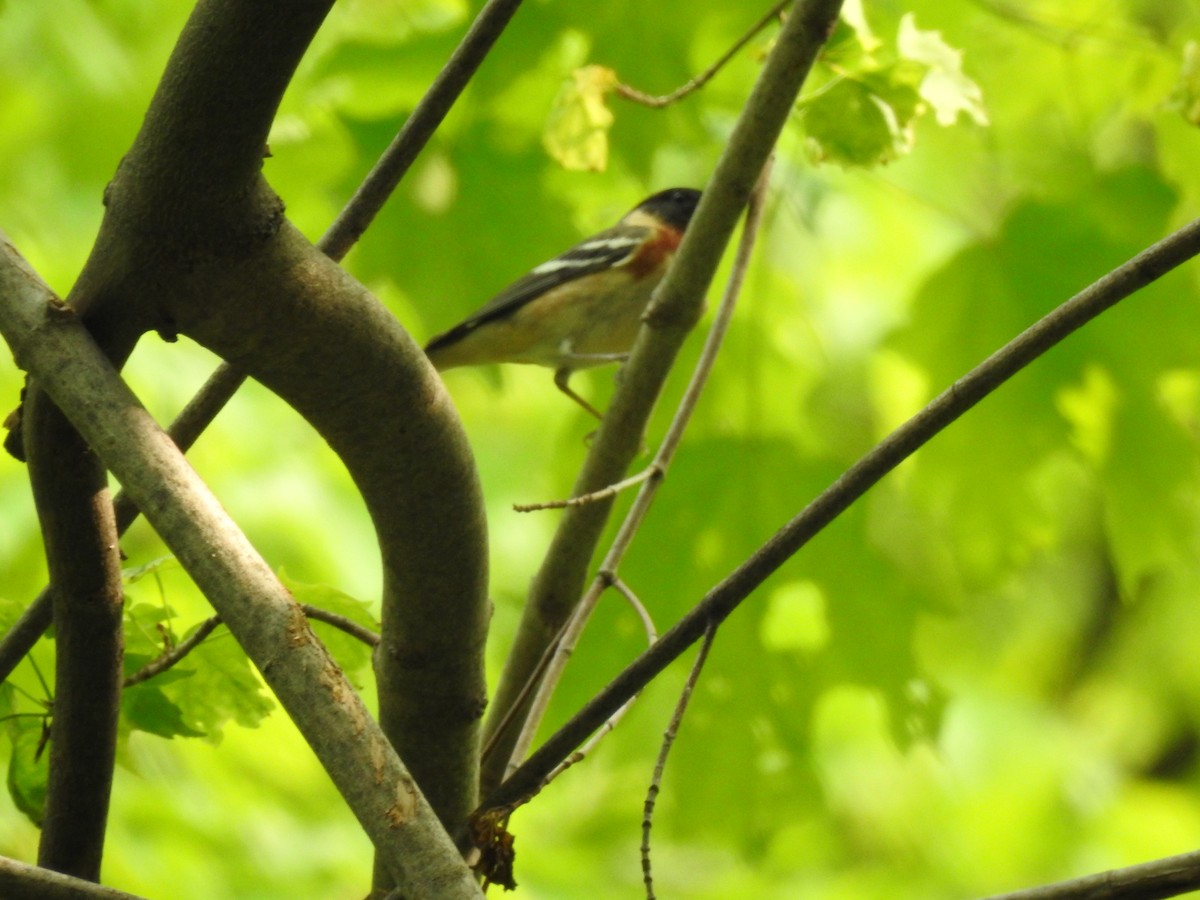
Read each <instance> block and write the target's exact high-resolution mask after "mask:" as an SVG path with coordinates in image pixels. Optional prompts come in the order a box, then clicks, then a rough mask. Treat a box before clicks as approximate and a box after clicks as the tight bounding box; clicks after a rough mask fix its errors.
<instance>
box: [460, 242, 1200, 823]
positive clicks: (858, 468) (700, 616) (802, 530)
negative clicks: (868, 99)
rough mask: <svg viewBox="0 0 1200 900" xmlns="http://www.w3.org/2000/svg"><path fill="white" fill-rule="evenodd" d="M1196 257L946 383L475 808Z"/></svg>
mask: <svg viewBox="0 0 1200 900" xmlns="http://www.w3.org/2000/svg"><path fill="white" fill-rule="evenodd" d="M1198 253H1200V220H1196V221H1194V222H1192V223H1191V224H1190V225H1187V226H1186V227H1184V228H1182V229H1180V230H1179V231H1177V232H1175V233H1174V234H1172V235H1170V236H1169V237H1167V238H1164V239H1163V240H1161V241H1159V242H1158V243H1156V244H1154V245H1153V246H1151V247H1150V248H1148V249H1146V250H1144V251H1142V252H1141V253H1139V254H1138V255H1137V256H1135V257H1134V258H1133V259H1131V260H1129V261H1128V262H1126V263H1125V264H1124V265H1122V266H1120V267H1118V268H1117V269H1114V270H1113V271H1112V272H1110V273H1108V274H1107V275H1105V276H1104V277H1103V278H1101V279H1100V280H1099V281H1096V282H1095V283H1093V284H1092V285H1090V286H1089V287H1087V288H1085V289H1084V290H1083V291H1081V292H1080V293H1078V294H1076V295H1075V296H1074V297H1072V298H1071V299H1070V300H1068V301H1067V302H1065V303H1063V304H1062V305H1061V306H1059V307H1058V308H1057V309H1055V310H1054V311H1053V312H1051V313H1050V314H1048V315H1047V316H1045V317H1043V318H1042V319H1041V320H1039V321H1038V322H1037V323H1035V324H1034V325H1032V326H1031V327H1029V328H1028V329H1026V330H1025V331H1024V332H1022V333H1021V334H1020V335H1018V336H1017V337H1016V338H1014V339H1013V340H1012V341H1010V342H1009V343H1008V344H1006V345H1005V346H1004V347H1002V348H1001V349H999V350H997V351H996V352H995V353H993V354H992V355H991V356H989V357H988V358H987V359H986V360H984V361H983V362H982V363H980V364H979V365H978V366H976V367H975V368H974V369H972V370H971V371H970V372H969V373H967V374H966V375H964V376H963V377H962V378H960V379H959V380H958V381H956V382H954V384H952V385H951V386H950V387H949V388H947V389H946V390H945V391H944V392H942V394H940V395H939V396H938V397H936V398H935V399H934V400H933V401H932V402H930V403H929V405H927V406H926V407H925V408H924V409H923V410H921V411H920V412H919V413H917V414H916V415H915V416H913V417H912V418H911V419H909V420H908V421H907V422H905V423H904V424H903V425H901V426H900V427H899V428H897V429H896V430H895V431H893V432H892V433H891V434H890V435H889V436H888V437H887V438H885V439H884V440H883V441H882V442H881V443H880V444H878V445H877V446H876V447H875V448H874V449H873V450H871V452H869V453H868V454H867V455H866V456H864V457H862V458H861V459H860V460H859V461H858V462H857V463H855V464H854V465H853V466H851V467H850V468H849V469H848V470H846V472H844V473H843V474H842V475H841V477H839V478H838V479H837V480H836V481H835V482H834V483H833V484H832V485H830V486H829V487H828V488H826V489H825V490H824V491H823V492H822V493H821V494H820V495H818V496H817V497H816V498H815V499H814V500H813V501H812V502H811V503H809V504H808V505H807V506H806V507H805V508H804V509H803V510H802V511H801V512H800V513H799V514H798V515H797V516H796V517H795V518H793V519H792V520H791V521H790V522H788V523H787V524H786V525H785V526H784V527H783V528H781V529H780V530H779V531H778V532H776V533H775V535H774V536H773V537H771V539H770V540H768V541H767V542H766V543H765V544H764V545H763V546H762V547H761V548H760V549H759V550H758V551H757V552H756V553H755V554H754V555H753V556H752V557H750V558H749V559H748V560H746V562H745V563H743V564H742V565H741V566H739V567H738V568H737V569H736V570H734V571H733V572H732V573H730V574H729V575H728V576H727V577H726V578H725V579H724V580H723V581H722V582H721V583H720V584H718V585H717V586H716V587H714V588H713V589H712V590H711V591H709V592H708V594H707V595H706V596H705V597H704V599H703V600H701V601H700V603H698V604H697V605H696V606H695V607H694V608H693V609H692V610H691V612H689V613H688V614H687V615H685V616H684V617H683V618H682V619H680V620H679V621H678V622H677V623H676V624H675V625H674V626H673V627H672V628H671V629H670V630H669V631H667V633H666V634H664V635H663V636H662V637H661V638H660V639H659V641H658V643H656V644H655V645H654V646H653V647H651V648H650V649H649V650H647V651H646V652H644V653H643V654H641V656H639V657H638V658H637V659H636V660H634V661H633V663H631V664H630V665H629V666H628V667H627V668H626V669H625V670H624V671H623V672H622V673H621V674H620V675H618V676H617V678H616V679H614V680H613V681H612V682H611V683H610V684H609V685H608V686H607V687H605V688H604V689H603V690H602V691H601V692H600V693H599V694H597V695H596V696H595V697H594V698H592V700H591V701H589V702H588V703H587V705H586V706H584V707H583V709H581V710H580V711H579V712H578V713H576V714H575V715H574V716H573V717H572V718H571V720H570V721H569V722H567V723H566V724H565V725H564V726H563V727H562V728H560V729H559V730H558V732H556V733H555V734H554V735H553V736H552V737H551V738H550V739H549V740H548V741H546V743H545V744H543V745H542V746H541V747H540V748H539V749H538V750H537V751H536V752H535V753H534V754H533V755H532V756H531V757H530V758H529V759H528V760H527V761H526V762H525V764H524V765H522V766H521V767H520V769H518V770H517V771H516V772H514V773H513V775H512V777H510V778H509V779H508V780H507V781H506V782H505V783H504V784H503V785H502V786H501V787H500V788H499V789H498V790H496V791H495V792H494V794H493V795H492V796H491V798H490V799H489V801H488V802H487V803H486V804H485V807H484V808H491V807H496V806H507V805H511V804H512V803H514V802H515V801H517V800H518V799H519V798H521V797H523V796H525V795H526V794H527V793H529V792H530V791H532V790H534V789H535V788H536V786H537V785H538V784H539V783H540V782H541V780H542V779H543V778H544V777H545V775H546V773H548V772H549V771H550V770H551V769H553V768H554V766H555V765H556V764H557V763H558V762H559V761H560V760H562V759H565V758H566V757H567V755H568V754H569V753H570V752H571V751H572V750H573V749H574V748H575V747H578V746H579V744H580V743H581V742H582V741H583V740H584V739H585V738H586V737H587V735H588V734H590V733H591V731H592V730H594V729H595V728H597V727H599V725H600V724H601V723H602V722H603V721H604V720H605V719H606V718H607V717H608V716H609V715H611V714H612V712H613V711H615V710H616V709H618V708H619V707H620V706H621V705H622V704H623V703H624V702H625V701H626V700H628V699H629V698H630V697H632V696H634V695H635V694H636V693H637V692H638V691H640V690H641V689H642V688H643V687H645V686H646V685H647V684H648V683H649V682H650V681H651V680H652V679H653V678H654V677H655V676H656V675H658V673H659V672H661V671H662V670H663V669H665V668H666V667H667V666H668V665H669V664H670V663H671V662H672V661H674V660H675V659H677V658H678V657H679V656H680V655H681V654H682V653H683V652H684V651H685V650H686V649H687V648H688V647H689V646H691V644H693V643H695V642H696V641H697V640H699V639H700V638H701V637H702V636H703V634H704V632H705V630H706V629H707V628H708V627H709V625H710V624H711V623H719V622H721V621H722V620H723V619H724V618H725V617H726V616H728V615H729V614H730V613H731V612H733V610H734V609H736V608H737V607H738V605H739V604H740V603H741V602H742V601H743V600H745V599H746V598H747V597H748V596H749V595H750V594H751V592H753V591H754V589H755V588H757V587H758V586H759V585H760V584H762V582H763V581H765V580H766V578H767V577H768V576H769V575H771V574H772V573H773V572H775V571H776V570H777V569H778V568H779V567H780V566H781V565H783V563H784V562H786V561H787V560H788V559H790V558H791V557H792V556H793V555H795V553H796V552H797V551H798V550H800V548H801V547H803V546H804V545H805V544H806V543H808V541H809V540H811V539H812V537H813V536H814V535H816V534H817V533H818V532H820V531H821V529H823V528H824V527H825V526H826V525H828V524H829V523H830V522H832V521H833V520H834V519H835V518H836V517H837V516H839V515H840V514H841V513H842V512H844V511H845V510H846V508H847V507H849V506H850V504H851V503H853V502H854V501H855V500H857V499H858V498H859V497H861V496H862V495H863V494H865V493H866V492H867V491H868V490H869V489H870V488H871V487H873V486H874V485H875V484H877V483H878V482H879V481H880V479H882V478H883V477H884V476H885V475H887V474H888V473H889V472H891V471H892V470H893V469H894V468H896V466H898V465H899V464H900V463H901V462H903V461H904V460H905V459H907V458H908V457H909V456H911V455H912V454H913V453H914V452H916V450H917V449H918V448H920V447H921V446H923V445H924V444H926V443H928V442H929V441H930V440H931V439H932V438H933V437H934V436H935V435H936V434H938V432H940V431H941V430H942V429H944V428H946V427H947V426H948V425H950V424H951V423H952V422H954V421H955V420H956V419H958V418H959V417H960V416H962V415H963V414H964V413H965V412H966V411H967V410H969V409H971V407H973V406H975V404H977V403H979V401H980V400H982V399H983V398H984V397H986V396H987V395H988V394H990V393H991V392H992V391H994V390H996V388H998V387H999V386H1000V385H1001V384H1003V383H1004V382H1005V381H1007V380H1008V379H1009V378H1011V377H1012V376H1013V375H1015V374H1016V373H1017V372H1019V371H1020V370H1021V369H1023V368H1024V367H1025V366H1027V365H1029V364H1030V363H1031V362H1033V360H1035V359H1037V358H1038V357H1039V356H1041V355H1042V354H1043V353H1045V352H1046V351H1048V350H1049V349H1050V348H1052V347H1053V346H1055V345H1056V344H1058V343H1059V342H1061V341H1062V340H1064V339H1065V338H1067V337H1068V336H1069V335H1071V334H1072V333H1074V332H1075V331H1077V330H1078V329H1080V328H1082V327H1083V326H1084V325H1086V324H1087V323H1088V322H1090V321H1091V320H1092V319H1094V318H1095V317H1096V316H1098V315H1100V314H1101V313H1102V312H1104V311H1105V310H1107V309H1109V308H1110V307H1112V306H1114V305H1115V304H1116V303H1118V302H1120V301H1121V300H1123V299H1124V298H1125V297H1128V296H1129V295H1130V294H1132V293H1134V292H1135V291H1137V290H1139V289H1141V288H1143V287H1145V286H1146V285H1147V284H1149V283H1150V282H1152V281H1155V280H1156V279H1158V278H1160V277H1162V276H1163V275H1164V274H1166V273H1167V272H1169V271H1171V270H1172V269H1174V268H1176V267H1177V266H1179V265H1182V264H1183V263H1185V262H1187V261H1188V260H1189V259H1191V258H1193V257H1194V256H1196V255H1197V254H1198Z"/></svg>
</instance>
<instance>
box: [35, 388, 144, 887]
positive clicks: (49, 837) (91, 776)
mask: <svg viewBox="0 0 1200 900" xmlns="http://www.w3.org/2000/svg"><path fill="white" fill-rule="evenodd" d="M29 397H30V402H29V404H28V406H27V409H26V415H25V426H24V437H25V444H26V457H27V459H28V460H29V479H30V482H31V484H32V486H33V497H34V501H35V503H36V505H37V510H38V518H39V520H40V521H41V525H42V539H43V543H44V545H45V548H46V562H47V565H48V568H49V571H50V583H51V584H52V585H53V590H52V592H51V594H52V596H53V602H54V618H55V620H56V622H57V623H58V628H57V630H56V636H57V652H56V654H55V677H54V718H53V724H52V725H51V731H50V734H51V741H50V777H49V784H48V791H47V795H46V806H45V814H44V819H43V822H42V835H41V841H40V843H39V846H38V863H39V865H41V866H43V867H45V868H47V869H54V870H55V871H58V872H63V873H66V874H68V875H74V876H76V877H78V878H86V879H88V880H89V881H98V880H99V879H100V861H101V858H102V856H103V853H104V832H105V827H106V825H107V821H108V802H109V795H110V793H111V790H112V774H113V765H114V762H115V760H116V746H117V718H118V711H119V709H120V696H121V675H122V671H121V670H122V659H123V652H122V651H123V645H124V635H123V631H122V626H123V623H122V617H121V607H122V600H123V595H122V588H121V561H120V554H119V551H118V549H117V531H116V525H115V522H114V521H113V510H112V500H111V499H110V497H109V493H108V482H107V474H106V473H105V471H104V467H103V466H102V465H101V464H100V461H99V460H98V459H96V457H95V456H94V455H93V454H92V453H91V451H89V450H88V448H87V445H86V444H84V442H83V441H82V440H81V439H80V437H79V435H78V434H76V432H75V430H74V429H73V428H72V427H71V425H70V423H69V422H67V420H66V419H65V418H64V417H63V415H62V413H60V412H59V411H58V409H57V408H55V406H54V405H53V404H52V403H51V402H50V401H49V398H47V397H46V396H45V395H44V394H42V393H41V392H40V391H37V390H33V391H30V392H29Z"/></svg>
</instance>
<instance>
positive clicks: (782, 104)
mask: <svg viewBox="0 0 1200 900" xmlns="http://www.w3.org/2000/svg"><path fill="white" fill-rule="evenodd" d="M840 7H841V3H840V0H798V2H797V4H796V6H795V8H794V10H793V12H792V14H791V15H790V16H789V17H788V19H787V21H786V23H785V24H784V27H783V29H782V30H781V31H780V34H779V38H778V40H777V41H776V44H775V47H774V49H773V50H772V51H771V55H770V57H768V59H767V62H766V65H765V66H764V67H763V71H762V73H761V74H760V76H759V78H758V81H757V83H756V84H755V86H754V89H753V91H752V92H751V95H750V97H749V99H748V100H747V102H746V107H745V109H744V110H743V112H742V115H741V116H739V118H738V122H737V125H736V127H735V128H734V131H733V134H732V135H731V136H730V139H729V143H728V144H727V146H726V148H725V152H724V153H723V154H722V155H721V159H720V161H719V162H718V164H717V168H716V171H715V172H714V173H713V177H712V180H711V181H710V182H709V184H708V186H707V187H706V188H705V190H704V196H703V197H702V198H701V200H700V206H699V207H698V208H697V210H696V214H695V216H694V217H693V219H692V222H691V224H690V225H689V226H688V230H687V234H686V236H685V237H684V239H683V243H682V245H681V246H680V248H679V255H678V257H677V258H676V260H675V263H674V265H672V266H671V269H670V271H669V272H668V273H667V276H666V278H665V279H664V280H663V283H662V284H661V285H659V287H658V290H657V291H656V292H655V296H654V299H653V300H652V301H651V304H650V309H649V310H648V312H647V315H646V326H647V327H645V328H642V329H641V331H640V333H639V335H638V338H637V342H636V343H635V345H634V348H633V352H632V353H631V354H630V358H629V362H628V363H626V365H625V366H624V367H623V368H622V369H621V379H620V383H619V385H618V388H617V391H616V393H615V395H614V396H613V400H612V405H611V406H610V407H609V410H608V414H607V415H606V416H605V417H604V421H603V422H602V423H601V425H600V430H599V431H598V432H597V434H596V439H595V441H594V443H593V444H592V449H591V452H590V453H589V454H588V457H587V460H586V462H585V463H584V467H583V470H582V471H581V472H580V474H579V478H578V479H577V480H576V482H575V487H574V489H573V490H572V494H573V495H576V496H578V495H580V494H589V493H592V492H594V491H598V490H600V489H601V488H604V487H606V486H608V485H610V484H613V483H614V482H616V481H618V480H620V479H621V477H622V476H623V475H624V474H625V470H626V469H627V468H628V466H629V463H630V462H631V461H632V459H633V458H634V456H635V455H636V454H637V452H638V448H639V446H640V444H641V439H642V435H643V434H644V433H645V428H646V422H647V420H648V419H649V418H650V412H651V410H652V408H653V406H654V402H655V400H656V399H657V397H658V393H659V391H660V390H661V388H662V385H663V383H664V382H665V381H666V378H667V374H668V372H669V371H670V369H671V366H672V364H673V363H674V361H675V356H676V354H678V352H679V348H680V347H681V346H682V345H683V341H684V339H685V338H686V337H687V334H688V332H689V331H690V330H691V328H692V327H693V326H694V325H695V323H696V322H697V320H698V319H699V318H700V315H701V313H702V311H703V308H704V294H705V292H706V291H707V290H708V286H709V284H710V283H711V282H712V279H713V275H714V274H715V272H716V268H717V265H718V264H719V263H720V261H721V257H722V255H723V254H724V251H725V246H726V244H727V243H728V242H729V238H730V236H731V235H732V233H733V229H734V227H735V226H736V224H737V220H738V217H739V216H740V215H741V212H742V210H743V209H744V208H745V207H746V203H747V201H748V200H749V197H750V193H751V191H752V190H753V188H754V183H755V180H756V179H757V178H758V175H759V173H760V172H761V171H762V169H763V165H764V164H765V163H766V161H767V157H768V156H769V154H770V153H771V149H772V148H773V147H774V146H775V141H776V139H777V138H778V136H779V133H780V132H781V131H782V130H783V126H784V124H785V123H786V121H787V117H788V116H789V115H790V114H791V111H792V107H793V105H794V103H795V100H796V96H797V94H798V93H799V91H800V86H801V85H802V84H803V82H804V79H805V77H806V76H807V74H808V70H809V68H810V67H811V66H812V63H813V61H814V60H815V59H816V56H817V52H818V51H819V50H820V48H821V45H822V44H823V43H824V41H825V39H826V37H827V36H828V34H829V31H830V29H831V28H832V27H833V24H834V22H835V21H836V20H837V15H838V10H839V9H840ZM611 508H612V501H611V500H606V501H600V502H598V503H591V504H588V505H586V506H576V507H571V508H570V509H567V510H566V511H565V512H564V513H563V517H562V520H561V522H560V523H559V527H558V530H557V531H556V532H555V535H554V538H553V540H552V542H551V545H550V549H549V551H548V552H547V555H546V560H545V562H544V563H543V565H542V567H541V569H540V570H539V571H538V573H537V576H536V577H535V578H534V582H533V586H532V588H531V590H530V597H529V602H528V603H527V604H526V607H525V611H524V615H523V616H522V619H521V625H520V628H519V630H518V632H517V636H516V640H515V642H514V646H513V650H512V652H511V653H510V655H509V658H508V661H507V663H506V665H505V669H504V674H503V676H502V678H501V682H500V685H499V687H498V689H497V693H496V698H495V701H494V703H493V711H492V718H491V719H490V720H489V723H488V726H489V732H488V740H489V742H491V741H492V740H493V738H494V737H495V736H494V734H493V733H492V732H494V731H496V730H497V729H498V723H499V722H500V721H502V718H503V717H504V716H505V713H506V711H507V710H508V709H509V708H510V707H513V706H514V705H516V704H517V702H518V701H517V698H518V696H520V694H521V693H522V691H523V688H524V685H525V684H526V682H527V681H528V680H529V679H530V677H531V674H532V673H533V671H534V669H535V668H536V667H537V666H538V663H539V661H540V660H541V658H542V656H543V654H544V652H545V649H546V647H547V646H549V644H550V643H551V642H552V641H553V640H554V638H555V636H556V635H557V634H558V633H559V631H560V629H561V628H562V625H563V623H564V622H565V621H566V620H567V618H568V617H569V616H570V615H571V612H572V610H573V609H574V608H575V606H576V604H577V603H578V602H579V598H580V595H581V594H582V592H583V586H584V581H585V579H586V576H587V568H588V565H589V564H590V562H591V559H592V555H593V553H594V551H595V548H596V544H597V542H598V541H599V539H600V535H601V533H602V532H603V530H604V525H605V522H606V521H607V520H608V514H609V511H610V510H611ZM523 718H524V716H523V713H522V714H521V715H518V716H515V717H513V721H514V724H513V725H511V726H509V727H508V729H507V731H506V733H505V734H504V735H502V736H501V738H500V739H498V740H496V741H495V746H496V752H495V753H494V755H493V756H492V757H490V758H489V759H488V761H487V763H486V766H485V770H484V778H483V785H484V793H485V794H486V793H488V792H489V791H490V790H491V789H493V788H495V786H496V785H497V784H499V783H500V781H501V780H502V778H503V776H504V774H505V769H506V765H507V761H508V758H509V757H510V755H511V752H512V749H513V746H514V744H515V742H516V739H517V733H518V732H519V731H520V721H521V720H522V719H523Z"/></svg>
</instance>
